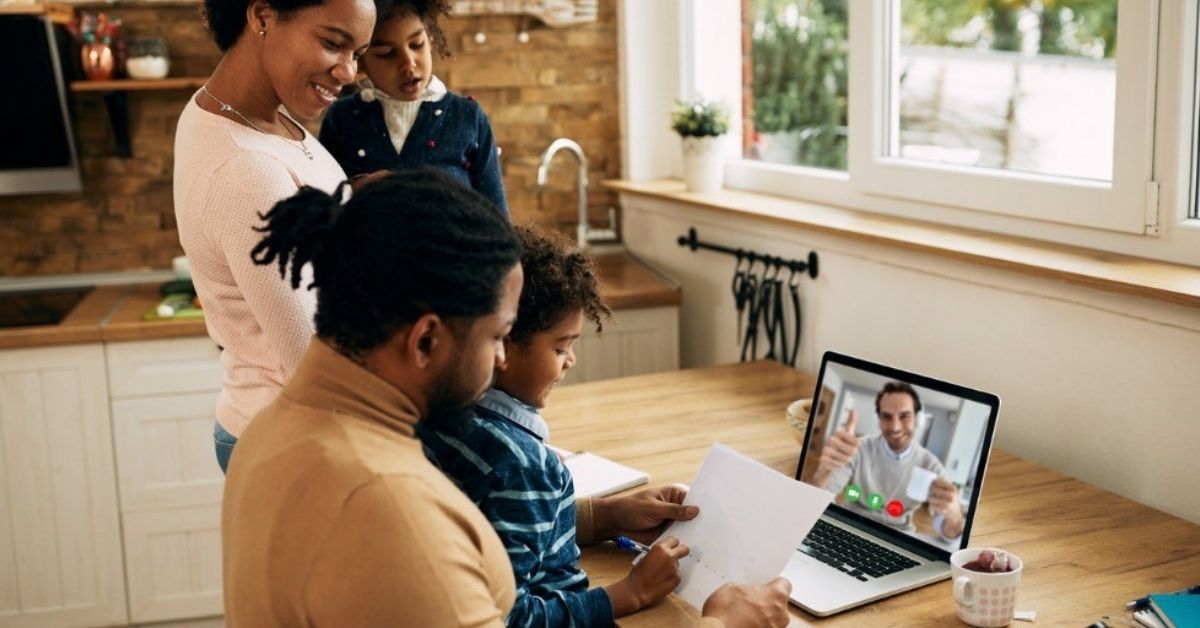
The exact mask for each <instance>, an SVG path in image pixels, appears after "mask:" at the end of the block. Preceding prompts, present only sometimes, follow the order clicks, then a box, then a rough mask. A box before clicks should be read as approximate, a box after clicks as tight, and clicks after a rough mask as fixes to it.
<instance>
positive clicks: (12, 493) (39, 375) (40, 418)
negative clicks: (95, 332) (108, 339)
mask: <svg viewBox="0 0 1200 628" xmlns="http://www.w3.org/2000/svg"><path fill="white" fill-rule="evenodd" d="M106 388H107V378H106V374H105V364H104V347H103V345H101V344H100V343H91V344H79V345H69V346H60V347H42V348H36V349H10V350H4V351H0V627H4V628H24V627H26V626H30V627H32V626H38V627H66V626H105V625H116V624H126V623H128V616H127V613H126V606H125V578H124V571H123V561H122V555H121V536H120V528H119V525H118V519H117V510H118V502H117V485H116V480H115V478H114V477H113V447H112V442H113V441H112V431H111V428H110V423H109V414H108V391H107V390H106Z"/></svg>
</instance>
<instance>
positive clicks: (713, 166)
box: [671, 99, 729, 192]
mask: <svg viewBox="0 0 1200 628" xmlns="http://www.w3.org/2000/svg"><path fill="white" fill-rule="evenodd" d="M671 128H672V129H674V130H675V132H676V133H678V134H679V136H680V137H681V138H682V139H683V180H684V182H685V183H687V189H688V191H689V192H715V191H717V190H720V189H721V184H722V179H723V175H724V172H723V170H722V168H723V167H724V163H723V160H722V155H721V145H722V142H721V140H722V138H723V136H724V135H725V133H726V132H727V131H729V112H728V111H727V110H726V109H725V107H724V106H723V105H721V104H720V103H716V102H712V101H707V100H703V99H697V100H692V101H676V103H675V109H674V110H673V111H672V112H671Z"/></svg>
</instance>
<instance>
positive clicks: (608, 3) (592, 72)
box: [0, 0, 666, 277]
mask: <svg viewBox="0 0 1200 628" xmlns="http://www.w3.org/2000/svg"><path fill="white" fill-rule="evenodd" d="M615 4H616V2H615V0H602V1H601V3H600V14H599V19H598V21H596V22H594V23H589V24H586V25H583V26H575V27H571V28H564V29H551V28H546V27H544V26H542V25H540V24H539V23H537V22H536V21H533V20H530V21H529V22H530V23H529V24H528V27H529V31H528V32H529V39H528V42H527V43H521V41H520V40H519V39H518V32H519V31H520V27H521V24H522V23H521V21H519V20H518V19H517V18H513V17H499V16H496V17H469V18H468V17H459V18H454V19H449V20H445V21H444V22H443V26H444V28H445V30H446V33H447V36H448V38H449V41H450V44H451V49H452V51H453V53H454V56H453V57H452V58H450V59H435V60H434V72H435V73H436V74H437V75H438V76H439V77H440V78H442V80H444V81H445V82H446V84H447V85H448V86H449V87H450V89H452V90H454V91H456V92H460V93H465V94H472V95H474V96H475V97H476V98H477V99H478V100H479V101H480V103H481V104H482V105H483V107H484V109H485V111H486V112H487V113H488V115H489V117H490V118H491V121H492V126H493V128H494V129H495V132H496V137H497V143H498V144H499V146H500V148H501V150H502V151H503V152H502V156H501V165H502V168H503V172H504V183H505V186H506V188H507V190H508V196H509V205H510V206H511V208H512V213H513V219H514V220H516V221H522V220H536V221H538V222H539V223H541V224H543V225H546V226H552V227H556V228H559V229H562V230H564V231H570V230H572V229H573V228H574V225H575V222H576V212H577V209H576V202H575V192H574V180H575V179H574V177H575V164H574V161H573V160H572V159H571V158H570V157H568V156H564V155H560V156H559V158H558V159H557V160H556V161H555V167H554V168H553V170H552V177H551V183H550V186H549V188H550V189H549V190H548V191H547V192H546V193H545V194H544V195H543V198H542V202H541V207H539V204H538V198H537V185H536V171H537V162H538V158H539V156H540V155H541V152H542V150H544V149H545V147H546V146H548V145H549V144H550V142H551V141H552V140H553V139H554V138H556V137H564V136H565V137H570V138H572V139H574V140H576V141H578V142H579V143H580V144H581V145H582V146H583V149H584V151H585V152H586V153H587V156H588V159H589V161H590V162H591V163H590V172H589V178H590V180H591V182H592V185H591V187H590V202H589V205H590V207H591V210H592V221H593V224H596V225H600V224H603V221H604V220H606V219H607V209H608V207H609V206H612V205H615V204H616V199H615V195H613V194H611V193H609V192H606V191H603V190H601V189H600V186H599V185H598V183H599V181H600V180H601V179H604V178H613V177H617V176H619V174H620V154H621V151H620V148H621V147H620V141H621V140H620V126H619V117H618V103H617V80H618V78H617V31H616V15H615V11H616V8H615ZM89 10H103V11H104V12H105V13H108V14H109V15H110V16H114V17H120V18H121V19H122V20H124V22H125V25H126V26H125V33H126V36H127V37H129V36H132V37H138V36H161V37H164V38H165V39H166V40H167V41H168V42H169V45H170V54H171V74H172V75H173V76H203V75H206V74H208V73H209V72H210V71H211V70H212V68H213V67H214V66H215V65H216V62H217V60H218V59H219V56H220V55H219V53H218V51H217V49H216V46H215V45H214V44H213V43H212V41H211V40H210V39H209V37H208V33H207V31H206V30H205V29H204V27H203V24H202V21H201V19H202V18H201V17H200V16H199V9H198V5H177V4H173V5H163V4H158V5H147V4H135V3H129V2H125V3H119V4H117V5H106V6H105V7H104V8H102V9H98V8H97V9H89ZM478 32H482V33H484V34H485V35H486V43H484V44H478V43H476V41H475V40H476V33H478ZM190 95H191V92H190V91H184V90H180V91H142V92H130V93H129V95H128V102H129V126H130V135H131V137H132V140H133V154H134V156H133V158H132V159H120V158H117V157H115V156H114V155H113V139H112V132H111V130H110V128H109V124H108V117H107V112H106V109H105V107H104V101H103V99H102V97H101V96H100V95H99V94H97V93H84V94H75V95H74V109H75V114H74V123H75V125H76V132H77V135H78V140H79V145H78V149H79V153H80V156H81V169H82V172H83V177H84V190H83V192H82V193H77V194H53V195H51V194H45V195H30V196H7V197H0V277H4V276H10V277H11V276H21V275H43V274H62V273H74V272H99V271H114V270H134V269H144V268H168V267H169V266H170V263H171V258H172V257H174V256H176V255H179V254H180V253H181V249H180V247H179V239H178V236H177V235H176V232H175V214H174V209H173V207H172V201H171V171H172V163H173V162H172V153H173V152H174V132H175V120H176V118H177V117H178V115H179V112H180V111H181V110H182V109H183V106H184V105H185V104H186V102H187V99H188V97H189V96H190ZM665 115H666V114H665V113H664V121H665ZM664 123H665V122H664ZM4 150H12V148H9V147H5V148H4ZM560 160H561V161H560Z"/></svg>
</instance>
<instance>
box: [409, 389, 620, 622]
mask: <svg viewBox="0 0 1200 628" xmlns="http://www.w3.org/2000/svg"><path fill="white" fill-rule="evenodd" d="M417 435H418V437H420V439H421V442H422V444H423V445H424V447H425V455H426V456H427V457H428V458H429V459H430V460H431V461H432V462H433V463H434V464H435V465H437V466H438V467H439V468H441V470H442V472H444V473H445V474H446V475H447V476H448V477H449V478H450V479H451V480H453V481H454V483H455V484H457V485H458V487H459V488H460V489H462V491H463V492H464V493H466V495H467V497H469V498H471V501H473V502H475V504H476V505H477V506H479V509H480V510H481V511H483V514H484V515H485V516H486V517H487V518H488V520H489V521H491V522H492V526H493V527H494V528H495V529H496V533H497V534H498V535H499V536H500V540H501V541H503V542H504V546H505V548H506V549H507V550H508V557H509V560H511V561H512V565H513V575H514V576H515V577H516V582H517V599H516V602H515V603H514V604H513V609H512V611H511V612H510V613H509V616H508V625H509V626H514V627H524V626H547V627H557V626H579V627H584V626H611V625H613V614H612V603H611V602H610V601H609V599H608V594H607V593H606V592H605V591H604V589H602V588H599V587H598V588H596V589H593V590H591V591H589V590H588V578H587V574H585V573H584V572H583V571H582V570H580V569H579V546H578V545H577V544H576V543H575V487H574V484H573V483H572V482H571V474H570V472H569V471H567V468H566V467H565V466H564V465H563V464H562V462H560V461H559V459H558V457H557V456H555V455H554V454H553V453H552V452H551V451H549V450H548V449H547V448H546V445H545V444H544V441H545V439H546V438H547V437H548V436H549V430H548V429H547V427H546V422H545V420H543V419H542V417H541V415H540V414H538V412H537V410H536V409H534V408H532V407H530V406H527V405H525V404H523V403H521V402H520V401H518V400H516V399H514V398H512V397H511V396H509V395H508V394H507V393H505V392H503V391H501V390H498V389H495V388H493V389H491V390H489V391H488V392H487V394H485V395H484V397H483V399H481V400H480V402H479V405H477V406H476V408H475V417H474V418H473V419H472V420H471V427H470V429H469V430H467V431H466V432H465V433H463V434H461V435H454V436H451V435H447V434H444V433H439V432H433V431H432V430H427V429H422V428H421V426H420V424H418V429H417Z"/></svg>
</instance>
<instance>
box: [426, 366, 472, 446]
mask: <svg viewBox="0 0 1200 628" xmlns="http://www.w3.org/2000/svg"><path fill="white" fill-rule="evenodd" d="M461 369H462V362H461V360H455V361H454V363H453V364H451V365H449V366H448V367H447V368H446V370H445V371H443V372H442V373H441V374H440V375H439V376H438V377H437V379H435V380H434V381H433V382H432V383H431V384H430V386H429V395H428V399H429V402H428V404H429V405H428V407H429V409H428V411H427V413H426V416H425V417H424V418H423V419H422V420H421V423H422V424H423V425H424V426H425V427H426V428H428V429H431V430H433V431H435V432H441V433H443V434H448V435H452V436H461V435H463V434H465V433H466V432H467V431H468V429H469V427H470V425H471V419H473V418H475V403H476V402H477V401H479V399H480V398H481V395H480V394H479V392H478V391H475V390H472V389H470V388H468V387H467V386H466V385H464V383H463V379H464V378H463V377H461V376H460V373H459V371H461Z"/></svg>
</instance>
